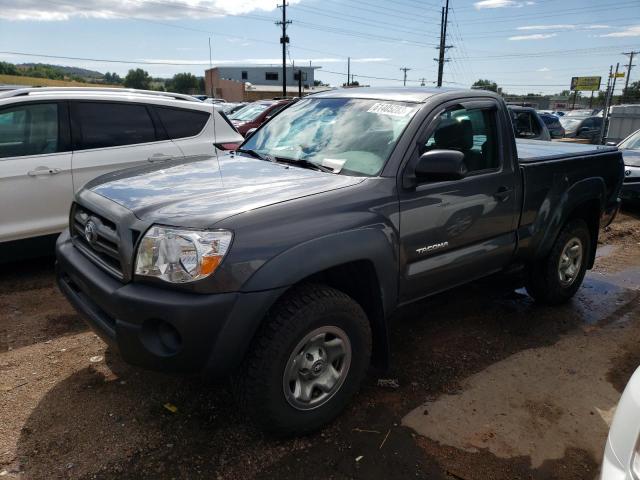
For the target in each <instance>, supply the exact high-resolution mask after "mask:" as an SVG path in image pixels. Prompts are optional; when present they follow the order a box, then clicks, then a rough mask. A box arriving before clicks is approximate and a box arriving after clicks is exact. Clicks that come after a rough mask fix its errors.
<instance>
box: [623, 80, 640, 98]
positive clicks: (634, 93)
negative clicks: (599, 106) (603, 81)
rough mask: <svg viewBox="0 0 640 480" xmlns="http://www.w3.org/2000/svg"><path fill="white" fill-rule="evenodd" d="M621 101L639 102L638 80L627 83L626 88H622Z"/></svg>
mask: <svg viewBox="0 0 640 480" xmlns="http://www.w3.org/2000/svg"><path fill="white" fill-rule="evenodd" d="M620 100H621V103H631V102H633V103H636V102H640V80H639V81H637V82H633V83H631V84H629V86H628V87H627V88H625V89H624V90H622V98H621V99H620Z"/></svg>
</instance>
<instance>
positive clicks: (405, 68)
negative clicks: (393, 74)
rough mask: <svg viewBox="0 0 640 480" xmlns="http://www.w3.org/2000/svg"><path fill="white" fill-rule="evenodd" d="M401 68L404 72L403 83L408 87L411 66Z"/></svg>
mask: <svg viewBox="0 0 640 480" xmlns="http://www.w3.org/2000/svg"><path fill="white" fill-rule="evenodd" d="M400 70H402V71H403V72H404V82H403V85H404V86H405V87H406V86H407V72H408V71H409V70H411V69H410V68H407V67H402V68H401V69H400Z"/></svg>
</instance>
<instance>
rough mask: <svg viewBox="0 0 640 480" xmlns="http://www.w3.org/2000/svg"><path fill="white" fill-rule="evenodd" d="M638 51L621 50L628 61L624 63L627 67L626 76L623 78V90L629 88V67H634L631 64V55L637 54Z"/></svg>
mask: <svg viewBox="0 0 640 480" xmlns="http://www.w3.org/2000/svg"><path fill="white" fill-rule="evenodd" d="M639 53H640V51H634V50H631V51H630V52H622V54H623V55H628V56H629V63H628V64H627V65H625V67H627V78H626V79H625V80H624V89H625V91H626V90H627V89H628V88H629V77H630V76H631V69H632V68H633V67H635V65H634V64H633V56H634V55H637V54H639Z"/></svg>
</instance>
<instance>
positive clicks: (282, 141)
mask: <svg viewBox="0 0 640 480" xmlns="http://www.w3.org/2000/svg"><path fill="white" fill-rule="evenodd" d="M417 110H418V105H417V104H415V103H407V102H391V101H386V100H363V99H355V98H316V99H313V98H307V99H304V100H300V101H299V102H297V103H295V104H293V105H292V106H290V107H289V108H287V109H285V110H283V111H282V112H281V113H280V114H279V115H277V116H276V117H274V118H273V119H272V120H271V121H270V122H269V123H267V124H265V125H264V126H263V127H262V128H261V129H260V130H258V131H257V132H256V133H255V134H254V135H253V136H252V137H250V138H249V140H247V141H246V142H245V144H244V145H243V147H242V148H243V149H246V150H254V151H256V152H258V153H260V154H262V155H266V156H270V157H273V158H274V159H276V160H277V159H278V158H284V159H286V160H289V161H291V160H295V161H302V162H312V163H315V164H316V165H322V166H325V167H329V168H331V169H332V170H333V171H334V173H343V174H347V175H356V176H373V175H377V174H378V173H380V171H381V170H382V167H384V164H385V163H386V161H387V159H388V158H389V155H390V154H391V151H392V150H393V148H394V147H395V145H396V142H397V141H398V139H399V138H400V135H401V134H402V132H403V131H404V129H405V127H406V126H407V124H408V123H409V121H410V120H411V118H412V117H413V115H414V114H415V112H416V111H417Z"/></svg>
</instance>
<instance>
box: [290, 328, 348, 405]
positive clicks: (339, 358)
mask: <svg viewBox="0 0 640 480" xmlns="http://www.w3.org/2000/svg"><path fill="white" fill-rule="evenodd" d="M350 366H351V342H350V341H349V337H348V336H347V334H346V333H345V332H344V330H342V329H341V328H338V327H321V328H317V329H315V330H313V331H312V332H310V333H308V334H307V335H305V337H304V338H303V339H302V340H300V342H298V344H297V345H296V348H294V349H293V351H292V353H291V355H290V356H289V361H288V362H287V366H286V367H285V370H284V375H283V378H282V386H283V388H284V395H285V398H286V399H287V402H289V404H290V405H291V406H292V407H294V408H296V409H298V410H313V409H314V408H318V407H320V406H322V405H324V404H325V403H327V402H328V401H329V400H330V399H331V397H333V396H334V395H335V394H336V393H337V392H338V390H340V387H342V384H343V383H344V381H345V379H346V378H347V374H348V373H349V367H350Z"/></svg>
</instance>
